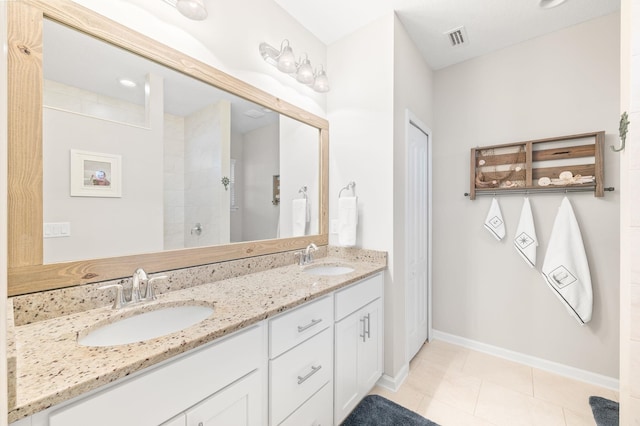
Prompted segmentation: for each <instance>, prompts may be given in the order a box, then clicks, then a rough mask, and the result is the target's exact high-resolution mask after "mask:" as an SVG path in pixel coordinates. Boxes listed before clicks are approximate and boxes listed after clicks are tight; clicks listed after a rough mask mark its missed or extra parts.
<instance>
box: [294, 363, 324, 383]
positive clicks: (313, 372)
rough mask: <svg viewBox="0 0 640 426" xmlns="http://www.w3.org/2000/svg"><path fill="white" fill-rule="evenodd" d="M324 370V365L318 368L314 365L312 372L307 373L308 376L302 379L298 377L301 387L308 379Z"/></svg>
mask: <svg viewBox="0 0 640 426" xmlns="http://www.w3.org/2000/svg"><path fill="white" fill-rule="evenodd" d="M321 368H322V365H319V366H317V367H314V366H313V365H312V366H311V371H309V372H308V373H307V375H306V376H304V377H302V376H298V384H299V385H301V384H303V383H304V382H306V381H307V379H308V378H309V377H311V376H313V375H314V374H316V373H317V372H318V371H320V369H321Z"/></svg>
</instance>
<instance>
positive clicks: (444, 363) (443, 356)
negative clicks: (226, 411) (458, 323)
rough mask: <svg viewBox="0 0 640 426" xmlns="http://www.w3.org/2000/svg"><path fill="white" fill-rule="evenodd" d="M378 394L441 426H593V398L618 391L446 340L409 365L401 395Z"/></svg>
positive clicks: (615, 396)
mask: <svg viewBox="0 0 640 426" xmlns="http://www.w3.org/2000/svg"><path fill="white" fill-rule="evenodd" d="M371 393H374V394H379V395H382V396H384V397H385V398H388V399H390V400H392V401H395V402H396V403H398V404H400V405H402V406H404V407H406V408H408V409H410V410H413V411H415V412H417V413H418V414H421V415H422V416H424V417H426V418H428V419H429V420H432V421H434V422H436V423H438V424H439V425H441V426H474V425H493V426H502V425H505V426H518V425H532V426H538V425H540V426H555V425H558V426H582V425H589V426H593V425H595V421H594V420H593V415H592V414H591V408H590V407H589V396H591V395H598V396H602V397H605V398H608V399H613V400H615V401H617V400H618V393H617V392H615V391H613V390H610V389H606V388H600V387H598V386H594V385H590V384H586V383H583V382H579V381H576V380H572V379H567V378H565V377H562V376H559V375H556V374H553V373H548V372H546V371H543V370H538V369H536V368H531V367H528V366H526V365H523V364H518V363H516V362H512V361H507V360H505V359H502V358H497V357H494V356H491V355H487V354H484V353H481V352H476V351H473V350H470V349H466V348H463V347H461V346H456V345H452V344H449V343H445V342H442V341H437V340H435V341H432V342H430V343H427V344H425V345H424V347H423V348H422V350H421V351H420V352H419V353H418V355H416V357H415V358H414V359H413V361H411V365H410V372H409V377H408V378H407V380H406V381H405V382H404V384H403V385H402V386H401V387H400V389H398V391H397V392H395V393H394V392H391V391H389V390H387V389H384V388H380V387H376V388H374V389H373V390H372V391H371Z"/></svg>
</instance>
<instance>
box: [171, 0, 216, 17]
mask: <svg viewBox="0 0 640 426" xmlns="http://www.w3.org/2000/svg"><path fill="white" fill-rule="evenodd" d="M163 1H164V2H165V3H167V4H169V5H171V6H173V7H175V8H176V9H178V12H180V13H181V14H182V15H183V16H185V17H187V18H189V19H193V20H194V21H203V20H205V19H207V16H209V13H208V12H207V8H206V7H205V5H204V0H163Z"/></svg>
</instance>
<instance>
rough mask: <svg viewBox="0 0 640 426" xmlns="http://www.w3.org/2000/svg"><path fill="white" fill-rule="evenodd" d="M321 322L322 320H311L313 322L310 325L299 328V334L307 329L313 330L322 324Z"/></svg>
mask: <svg viewBox="0 0 640 426" xmlns="http://www.w3.org/2000/svg"><path fill="white" fill-rule="evenodd" d="M321 322H322V318H318V319H314V320H311V322H310V323H309V324H307V325H299V326H298V333H302V332H303V331H305V330H306V329H308V328H311V327H313V326H314V325H316V324H320V323H321Z"/></svg>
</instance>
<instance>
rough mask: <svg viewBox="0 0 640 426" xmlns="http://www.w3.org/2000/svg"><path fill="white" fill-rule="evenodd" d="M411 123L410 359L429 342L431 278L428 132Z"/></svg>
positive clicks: (408, 196)
mask: <svg viewBox="0 0 640 426" xmlns="http://www.w3.org/2000/svg"><path fill="white" fill-rule="evenodd" d="M427 132H428V130H426V129H424V128H422V129H421V128H420V127H418V125H416V124H415V122H414V121H410V122H409V126H408V134H407V159H406V164H407V181H406V213H405V214H406V220H405V224H406V225H405V226H406V228H405V241H406V268H405V271H406V287H405V288H406V293H405V294H406V321H407V350H408V358H407V359H409V360H410V359H411V358H413V357H414V356H415V355H416V353H418V351H419V350H420V348H421V347H422V345H423V344H424V342H425V341H426V340H427V338H428V337H429V336H428V332H429V331H428V330H429V324H428V318H429V316H428V313H429V312H428V306H429V305H428V277H429V244H428V242H429V199H430V197H429V133H427Z"/></svg>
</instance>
